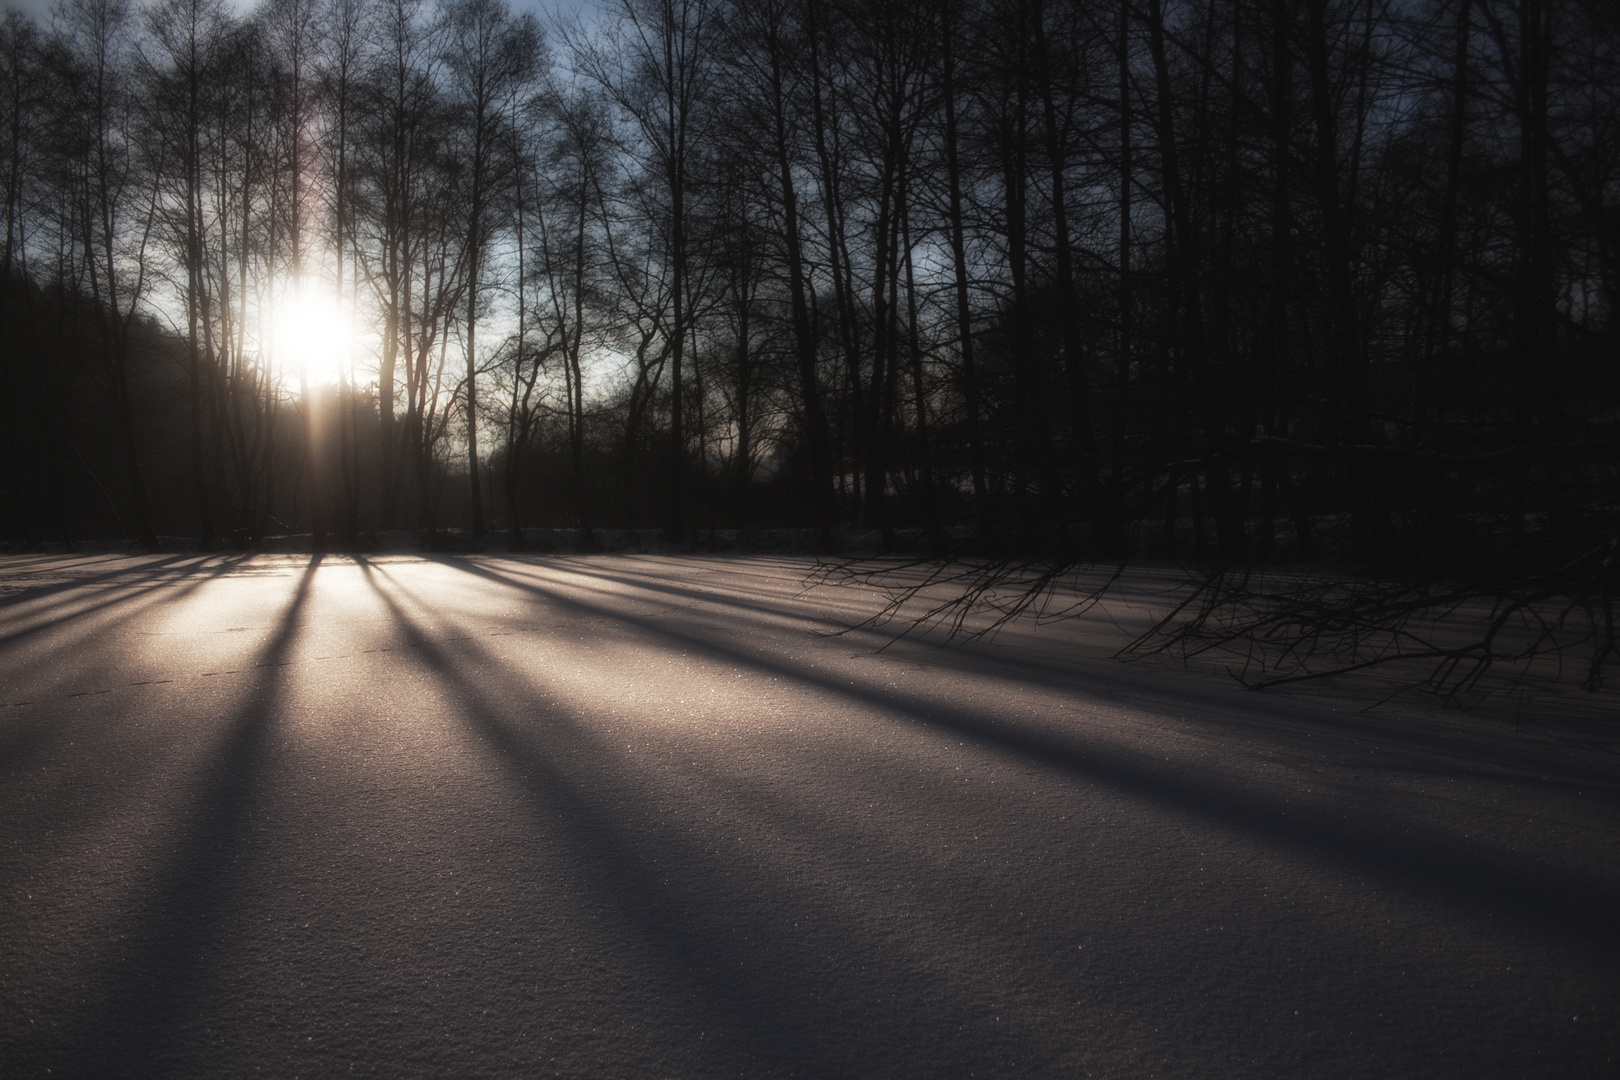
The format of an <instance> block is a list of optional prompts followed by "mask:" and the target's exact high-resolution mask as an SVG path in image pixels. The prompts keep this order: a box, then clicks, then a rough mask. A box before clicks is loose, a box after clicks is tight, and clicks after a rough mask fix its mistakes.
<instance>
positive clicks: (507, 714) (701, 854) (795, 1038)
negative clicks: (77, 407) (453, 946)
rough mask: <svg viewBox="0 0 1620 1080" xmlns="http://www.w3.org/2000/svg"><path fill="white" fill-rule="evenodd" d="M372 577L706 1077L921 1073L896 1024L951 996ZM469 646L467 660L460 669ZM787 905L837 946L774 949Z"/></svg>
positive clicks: (976, 1052)
mask: <svg viewBox="0 0 1620 1080" xmlns="http://www.w3.org/2000/svg"><path fill="white" fill-rule="evenodd" d="M361 561H362V564H363V565H364V560H361ZM366 569H367V580H368V582H370V584H371V585H372V588H373V589H374V590H375V591H376V593H377V595H378V596H379V597H380V598H381V600H382V602H383V603H384V604H385V606H387V608H388V609H389V611H390V613H391V614H392V616H393V618H394V620H395V621H396V622H397V623H398V624H399V625H400V627H401V628H402V629H404V630H405V631H406V632H407V633H408V634H409V635H410V637H411V638H412V639H413V640H414V641H416V642H417V648H416V649H415V650H414V651H415V653H416V654H417V655H418V656H420V658H421V662H422V663H423V664H424V665H425V666H426V667H427V669H428V670H429V671H430V672H431V673H432V675H433V676H434V677H435V678H436V679H437V680H438V681H439V682H440V683H441V684H442V686H443V687H444V688H445V689H446V691H448V693H449V695H450V696H451V697H452V698H453V700H454V701H455V702H456V703H457V705H458V707H459V711H460V712H461V714H462V715H463V717H464V718H465V719H466V721H467V722H468V723H469V724H470V725H471V726H472V729H473V730H474V731H475V733H476V734H477V735H479V736H480V737H481V738H482V739H483V741H484V743H485V745H487V746H488V747H489V749H490V751H491V753H492V755H493V756H494V758H495V760H496V761H497V763H498V764H499V765H500V766H501V767H502V768H503V770H504V771H505V772H506V773H507V775H508V776H509V778H510V779H511V780H512V781H513V782H515V783H517V784H519V785H520V787H521V790H522V792H523V794H524V796H525V799H526V802H527V810H528V812H529V814H530V816H531V819H532V821H533V822H534V824H535V826H536V827H537V828H540V829H543V830H546V831H547V832H548V833H550V834H552V835H555V836H557V837H558V838H559V839H560V841H561V844H562V849H563V852H564V861H565V863H566V865H567V868H568V869H569V870H571V871H572V872H573V873H574V874H576V875H577V877H578V879H579V880H580V883H581V884H582V885H583V886H584V888H585V889H586V891H587V896H588V903H589V905H590V907H591V909H592V910H594V911H596V912H598V913H600V914H605V915H606V916H607V917H608V918H609V919H610V923H611V932H612V933H613V935H614V936H615V938H616V939H622V940H625V941H628V942H630V943H633V945H634V947H635V948H636V949H637V952H638V954H639V955H640V956H641V957H644V958H645V959H646V960H647V962H648V963H649V964H650V965H652V968H653V970H654V972H655V973H656V975H655V982H658V983H665V984H668V985H670V986H671V989H670V990H667V991H664V992H662V993H659V995H658V997H659V1001H660V1007H661V1009H663V1010H665V1011H668V1012H675V1011H678V1010H683V1009H690V1010H692V1011H693V1013H694V1015H692V1016H691V1018H690V1019H688V1020H686V1021H684V1023H685V1026H689V1027H691V1028H693V1029H700V1030H701V1031H702V1032H704V1033H706V1041H705V1042H704V1043H702V1044H699V1042H698V1041H697V1040H696V1039H695V1038H693V1036H694V1034H695V1032H694V1031H685V1032H682V1033H681V1034H682V1035H683V1037H685V1038H689V1039H691V1040H692V1041H691V1043H690V1045H691V1046H693V1047H697V1046H699V1045H702V1047H703V1052H704V1053H709V1054H714V1055H717V1057H716V1060H715V1061H713V1062H711V1063H709V1065H708V1068H707V1069H706V1070H705V1071H706V1072H707V1071H716V1072H718V1071H719V1070H721V1069H724V1068H731V1069H735V1068H736V1067H737V1060H738V1058H739V1057H742V1058H744V1059H746V1060H747V1061H749V1062H751V1063H752V1067H753V1069H754V1070H755V1072H756V1074H761V1075H763V1074H777V1073H780V1072H782V1070H783V1066H784V1063H791V1065H792V1068H793V1070H795V1071H796V1072H797V1073H798V1074H799V1075H806V1076H817V1077H839V1076H863V1075H913V1074H915V1072H916V1063H915V1061H913V1060H910V1058H909V1056H908V1054H909V1051H908V1050H907V1047H908V1046H909V1045H910V1043H911V1040H909V1039H907V1038H905V1037H903V1036H901V1035H899V1034H898V1033H896V1032H895V1031H893V1030H889V1029H892V1028H893V1027H894V1026H895V1025H897V1024H902V1025H903V1024H905V1023H906V1022H907V1020H906V1018H908V1017H913V1016H922V1015H926V1014H927V1012H928V1010H929V1009H930V1008H931V1007H932V1006H933V1005H934V1004H935V1000H934V997H933V996H932V995H931V994H930V990H932V994H933V995H943V994H945V993H947V992H948V990H949V988H948V987H946V986H944V985H943V984H941V982H940V977H939V976H938V975H937V973H930V972H927V971H925V970H923V969H922V968H921V967H920V966H918V965H916V964H913V963H910V962H909V960H908V958H906V957H904V956H896V955H895V948H894V947H893V946H892V945H891V944H889V943H886V942H883V941H880V940H878V939H877V938H875V937H873V936H872V935H870V934H869V933H867V932H865V931H863V930H862V929H860V928H859V927H857V926H855V925H853V924H851V923H849V922H847V921H838V914H837V913H836V912H834V913H831V915H829V913H828V912H826V911H824V910H818V909H816V908H814V906H813V901H811V900H809V899H807V897H806V896H805V895H803V894H802V893H798V892H795V891H794V890H793V887H792V885H791V883H790V882H786V881H782V880H780V879H779V878H777V877H776V876H773V875H768V874H762V873H759V872H758V871H757V869H756V871H755V872H754V873H752V874H750V873H748V872H747V871H740V869H739V867H738V865H737V864H736V863H735V862H734V861H732V860H728V859H726V858H725V857H724V855H723V854H722V853H720V852H717V851H715V850H712V848H709V847H708V846H706V844H705V843H704V841H703V839H702V837H701V836H700V835H698V834H695V833H691V832H689V831H687V830H685V829H683V828H682V827H680V825H679V823H676V822H667V821H656V820H653V819H652V818H651V817H650V816H649V814H648V806H647V798H646V794H647V793H646V792H645V791H644V790H641V789H640V788H638V787H637V785H636V784H635V782H634V780H633V779H632V778H628V777H626V776H625V775H624V774H623V770H622V768H621V767H620V766H622V762H623V759H622V756H621V754H620V752H618V751H617V750H616V749H615V748H614V747H612V746H610V745H609V744H607V743H606V742H604V741H603V740H602V739H601V738H600V736H599V735H598V734H597V733H596V732H594V731H593V730H592V729H591V727H590V725H589V724H588V723H586V722H584V721H583V720H582V719H580V718H578V717H575V716H574V715H572V714H571V713H570V712H569V711H568V710H566V709H565V708H563V707H560V706H558V705H556V704H555V703H550V704H548V705H547V706H546V707H545V709H544V711H543V712H541V711H540V710H538V709H537V710H535V711H533V712H530V713H527V714H526V715H525V716H524V717H523V718H522V719H521V720H520V719H519V718H518V717H517V716H514V715H513V710H512V708H511V707H510V706H509V705H506V704H503V702H509V701H513V700H518V701H522V700H526V699H527V698H528V697H529V696H530V694H531V693H532V687H531V686H530V685H529V684H526V683H525V682H524V681H523V680H522V679H521V678H518V677H514V676H513V675H512V674H510V673H508V671H507V669H506V668H505V666H504V665H503V663H502V662H501V661H500V660H499V659H497V658H495V657H494V656H492V655H491V654H490V653H489V652H488V651H487V650H485V649H484V648H483V647H482V646H481V645H480V644H479V643H478V641H477V639H476V638H471V637H468V638H463V639H461V640H458V641H457V642H456V645H457V646H458V650H457V651H458V652H460V653H462V654H463V655H453V654H452V653H451V652H450V651H449V650H448V649H446V648H445V647H444V646H442V645H441V644H439V643H438V641H436V640H435V638H434V635H432V634H431V633H429V632H427V631H426V630H425V628H424V627H423V626H422V625H421V623H420V621H419V620H418V619H417V618H416V617H414V616H413V615H412V614H411V612H409V611H407V610H406V608H405V606H404V605H403V604H401V603H400V601H399V600H398V599H396V598H395V596H394V595H391V594H394V593H397V594H399V596H401V597H404V598H406V599H407V600H409V602H410V603H411V604H412V606H414V607H416V608H417V609H418V610H420V611H424V612H435V609H434V608H433V607H432V606H431V605H430V604H428V603H427V602H426V601H425V600H423V599H422V598H421V597H418V596H415V595H414V594H413V593H412V592H411V590H409V589H408V588H406V587H405V586H404V585H403V584H402V583H401V582H400V581H399V579H398V578H397V577H395V576H394V575H390V574H388V573H387V572H386V571H385V570H383V569H382V568H381V567H370V566H367V567H366ZM378 578H386V579H387V580H388V583H389V584H388V587H387V588H384V587H383V586H382V584H381V582H379V581H378V580H377V579H378ZM435 614H438V613H437V612H435ZM469 653H470V654H476V657H477V661H476V663H469V662H468V657H467V655H466V654H469ZM471 671H476V673H477V675H476V679H474V678H473V677H470V676H469V674H468V673H469V672H471ZM783 912H789V913H794V914H792V915H790V916H786V918H788V919H789V920H790V922H789V926H791V925H792V924H793V922H797V921H803V922H804V924H805V925H806V926H809V925H812V923H816V924H819V925H821V926H823V927H825V926H826V924H827V923H828V922H829V920H833V921H835V929H834V931H833V932H832V934H831V935H830V937H829V936H828V935H825V934H823V935H822V936H821V937H820V939H819V941H820V948H822V949H827V950H836V952H835V955H821V956H818V957H816V958H814V959H813V960H811V959H807V958H806V957H803V956H800V955H795V954H794V953H793V946H792V944H791V943H784V942H781V941H778V940H775V939H777V938H779V937H780V935H781V934H782V932H783V929H784V928H783V927H782V926H781V925H779V923H778V922H777V921H774V920H776V919H777V917H778V916H781V913H783ZM788 933H789V934H791V930H790V929H789V930H788ZM830 943H831V944H830ZM878 957H882V962H881V963H880V962H878V961H877V959H876V958H878ZM868 971H871V972H875V974H874V975H866V974H864V973H865V972H868ZM638 981H642V980H639V979H638ZM674 1022H675V1023H677V1024H678V1023H680V1021H674ZM876 1029H885V1033H884V1034H882V1035H877V1034H875V1031H876ZM956 1041H957V1045H954V1046H953V1048H952V1053H951V1055H950V1056H951V1057H953V1058H954V1059H955V1060H956V1061H958V1062H959V1063H960V1064H961V1065H962V1067H963V1068H964V1069H971V1068H972V1067H974V1066H975V1065H977V1066H978V1067H980V1068H985V1067H992V1066H993V1065H994V1064H998V1063H1000V1064H1004V1062H1005V1061H1006V1059H1007V1058H1008V1056H1009V1055H1013V1056H1016V1049H1015V1048H1014V1047H1013V1046H1012V1045H1011V1036H1010V1034H1009V1033H1008V1032H1007V1031H1006V1030H1005V1029H1003V1030H1000V1031H997V1030H995V1029H993V1027H992V1026H985V1027H982V1028H978V1029H976V1030H973V1031H965V1032H959V1033H958V1035H957V1040H956ZM935 1049H936V1050H937V1049H938V1048H935ZM671 1067H673V1066H671ZM677 1071H678V1069H677ZM964 1075H965V1074H964Z"/></svg>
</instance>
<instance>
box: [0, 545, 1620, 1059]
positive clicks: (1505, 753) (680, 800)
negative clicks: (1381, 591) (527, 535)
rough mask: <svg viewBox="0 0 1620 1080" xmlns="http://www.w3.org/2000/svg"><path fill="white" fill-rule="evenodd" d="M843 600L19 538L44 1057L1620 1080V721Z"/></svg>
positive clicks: (23, 1039) (725, 573)
mask: <svg viewBox="0 0 1620 1080" xmlns="http://www.w3.org/2000/svg"><path fill="white" fill-rule="evenodd" d="M803 574H804V565H803V563H802V562H799V561H793V560H787V559H768V558H756V559H732V560H704V559H694V558H687V559H678V558H659V557H604V558H595V559H587V558H533V559H523V558H494V557H440V558H431V559H422V558H400V557H378V558H374V559H368V560H363V561H356V560H353V559H348V558H327V559H325V560H321V561H319V562H313V561H312V560H311V559H310V558H309V557H307V556H302V557H272V556H261V557H257V558H225V559H222V558H218V557H204V556H185V557H154V558H140V559H129V558H114V557H104V556H98V557H88V558H73V557H10V558H6V559H4V560H0V588H6V589H7V590H8V591H7V592H6V593H5V595H4V596H3V597H0V886H3V896H0V904H3V907H0V1077H6V1078H9V1077H13V1076H17V1077H21V1076H36V1075H39V1076H43V1075H46V1073H47V1070H50V1071H51V1075H55V1076H63V1075H69V1076H72V1075H78V1076H88V1075H99V1076H156V1075H163V1076H245V1075H262V1076H295V1075H302V1076H325V1075H336V1074H344V1073H348V1072H350V1071H351V1070H352V1071H353V1072H356V1073H373V1074H376V1075H380V1076H389V1077H402V1076H513V1077H519V1076H522V1077H527V1076H551V1075H560V1076H568V1077H602V1078H639V1077H648V1078H655V1077H700V1076H701V1077H707V1076H715V1077H720V1076H736V1077H750V1078H751V1077H786V1076H800V1077H811V1078H820V1077H969V1076H1002V1077H1023V1076H1051V1077H1075V1076H1087V1075H1091V1076H1110V1077H1133V1078H1134V1077H1148V1076H1187V1077H1218V1076H1242V1077H1250V1076H1279V1077H1301V1076H1332V1077H1337V1076H1346V1077H1350V1076H1355V1077H1390V1076H1402V1077H1417V1076H1435V1077H1469V1078H1474V1077H1495V1076H1503V1077H1531V1076H1563V1077H1597V1076H1614V1075H1620V766H1617V757H1616V752H1615V751H1616V741H1615V738H1614V737H1615V735H1616V734H1617V732H1616V731H1614V730H1612V729H1611V728H1610V727H1605V726H1603V725H1597V726H1588V727H1584V728H1583V727H1573V726H1558V725H1553V726H1547V725H1535V726H1531V727H1528V728H1525V729H1524V730H1515V728H1514V726H1513V725H1512V724H1510V723H1504V722H1502V721H1500V720H1496V719H1491V718H1489V717H1471V716H1470V717H1456V716H1450V715H1442V714H1438V713H1433V712H1427V711H1423V710H1417V709H1410V708H1391V709H1385V710H1380V711H1377V712H1374V713H1371V714H1368V713H1364V712H1359V711H1356V710H1354V709H1350V708H1344V707H1337V708H1336V707H1335V706H1336V703H1335V702H1334V701H1333V700H1332V699H1329V698H1326V697H1322V696H1320V695H1318V696H1315V697H1304V696H1299V695H1295V696H1284V695H1271V696H1262V695H1255V694H1248V693H1244V692H1242V691H1241V690H1238V689H1236V688H1232V687H1228V686H1227V685H1226V684H1224V683H1222V682H1220V681H1217V680H1215V679H1213V678H1208V677H1204V676H1201V675H1197V674H1194V673H1184V672H1178V671H1175V670H1171V669H1168V668H1165V667H1162V666H1161V667H1148V666H1142V665H1138V666H1133V667H1121V666H1119V665H1117V664H1111V663H1108V662H1106V661H1105V660H1104V659H1103V656H1104V655H1105V654H1106V652H1107V648H1108V645H1109V644H1110V643H1111V641H1112V638H1111V637H1110V635H1111V634H1112V633H1115V632H1116V631H1114V630H1113V629H1112V628H1111V627H1110V626H1109V625H1108V622H1107V617H1106V616H1104V615H1095V614H1094V615H1093V616H1090V617H1089V618H1088V619H1087V620H1082V621H1081V622H1078V623H1067V624H1062V625H1059V626H1055V627H1049V628H1045V629H1043V630H1040V631H1035V630H1033V629H1028V628H1024V629H1015V630H1014V631H1013V632H1010V633H1008V634H1005V635H1003V636H1002V637H1000V638H998V639H997V640H996V641H995V642H994V643H993V644H989V645H980V646H975V647H972V648H948V649H938V648H933V647H932V646H931V645H929V644H928V643H926V642H924V643H916V644H913V643H909V642H907V643H901V644H899V645H896V646H894V647H893V648H890V649H888V650H887V651H884V652H881V653H879V652H876V651H875V649H876V646H877V645H879V644H881V643H882V642H883V640H885V639H884V638H883V637H881V636H879V635H877V634H873V633H865V634H857V635H850V636H844V637H828V636H818V634H817V631H822V630H825V629H828V628H829V627H833V626H835V625H836V624H837V623H838V621H839V620H846V621H852V620H855V619H858V618H859V617H860V616H861V615H862V614H865V613H868V612H870V611H872V610H874V609H875V600H874V598H873V597H872V596H870V595H867V594H861V593H858V592H854V591H852V590H835V591H829V590H817V591H815V592H813V593H809V594H805V593H804V592H803V589H802V584H801V582H802V578H803ZM1114 615H1115V616H1116V617H1118V618H1121V619H1129V618H1130V617H1132V616H1131V613H1130V612H1129V611H1115V612H1114Z"/></svg>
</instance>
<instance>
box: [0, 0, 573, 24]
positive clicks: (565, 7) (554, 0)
mask: <svg viewBox="0 0 1620 1080" xmlns="http://www.w3.org/2000/svg"><path fill="white" fill-rule="evenodd" d="M228 2H229V3H231V4H232V5H233V6H235V7H236V8H238V9H239V10H242V11H247V10H251V9H252V8H253V7H255V6H256V5H257V0H228ZM55 3H56V0H0V8H4V9H11V8H16V9H17V10H19V11H23V12H26V13H28V14H30V15H32V16H33V17H34V19H35V20H36V21H37V22H39V23H40V25H42V26H43V25H44V24H46V23H48V22H50V17H51V8H52V7H53V6H54V5H55ZM512 6H513V7H514V8H516V9H518V10H520V11H533V12H534V13H535V14H536V15H538V16H540V18H541V21H542V22H545V21H548V20H549V17H550V16H551V15H552V14H553V13H554V12H559V11H560V12H563V13H567V12H571V11H580V12H584V11H588V10H590V9H592V8H597V7H600V6H601V0H513V3H512Z"/></svg>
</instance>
